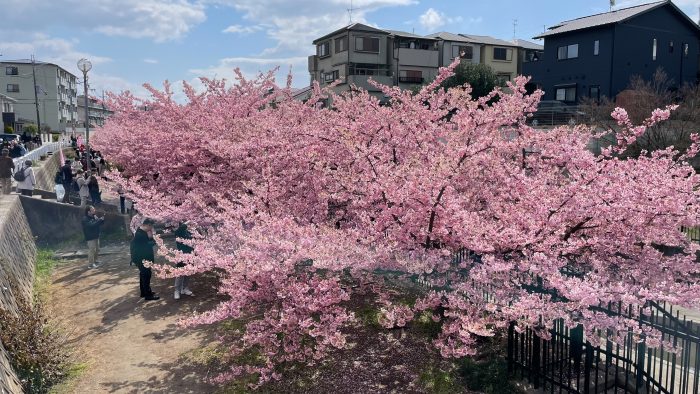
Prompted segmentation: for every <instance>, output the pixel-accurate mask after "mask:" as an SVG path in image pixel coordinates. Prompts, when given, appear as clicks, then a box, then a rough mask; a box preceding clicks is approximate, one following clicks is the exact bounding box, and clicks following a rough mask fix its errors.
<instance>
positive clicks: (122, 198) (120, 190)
mask: <svg viewBox="0 0 700 394" xmlns="http://www.w3.org/2000/svg"><path fill="white" fill-rule="evenodd" d="M117 194H119V212H121V214H122V215H124V214H126V192H125V191H124V186H122V185H119V186H117Z"/></svg>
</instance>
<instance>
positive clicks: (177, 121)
mask: <svg viewBox="0 0 700 394" xmlns="http://www.w3.org/2000/svg"><path fill="white" fill-rule="evenodd" d="M452 67H454V65H452ZM450 72H451V68H447V69H444V70H442V71H441V74H440V76H439V77H438V79H437V80H436V82H435V83H433V84H432V85H429V86H426V87H424V88H423V89H422V90H421V91H420V92H418V93H417V94H413V93H411V92H407V91H402V90H400V89H398V88H390V87H383V86H382V87H381V89H382V91H383V94H384V95H386V96H387V97H389V100H390V103H389V105H383V104H381V103H380V100H379V99H378V98H376V97H375V96H373V95H371V94H369V93H368V92H366V91H363V90H354V91H352V92H349V93H345V94H340V95H338V94H334V93H333V92H331V91H330V90H322V89H320V88H319V87H318V86H314V89H313V95H312V97H311V99H310V100H308V101H307V102H300V101H296V100H293V99H292V97H291V96H292V90H291V88H290V85H289V82H288V84H287V86H286V87H278V86H277V85H275V83H274V80H273V78H272V74H271V73H270V74H265V75H260V76H259V77H258V78H256V79H254V80H246V79H244V78H243V77H242V76H241V75H240V74H238V78H237V80H236V81H235V83H234V84H232V85H227V84H226V83H225V81H218V80H208V79H202V82H203V85H204V86H205V91H204V92H201V93H199V92H196V91H195V90H194V89H193V88H192V87H190V86H189V85H187V84H185V92H186V94H187V98H188V101H187V102H186V103H178V102H176V101H175V100H174V99H173V93H172V91H171V89H170V86H169V85H167V84H166V86H165V89H164V91H158V90H155V89H152V88H150V87H148V88H149V89H150V91H151V94H152V98H151V99H150V100H145V101H144V100H140V99H137V98H136V97H134V96H132V95H130V94H129V93H125V94H122V95H119V96H113V97H112V98H111V101H110V103H109V105H110V107H111V108H114V110H115V115H114V116H113V117H112V118H110V120H109V122H108V123H107V124H106V125H105V127H104V129H103V131H102V132H101V133H99V134H97V135H96V136H95V137H94V144H95V145H96V147H97V149H99V150H100V151H102V152H103V153H104V154H105V155H106V157H107V158H108V159H109V160H110V161H112V162H113V163H115V164H117V165H118V167H119V168H120V169H121V173H119V174H113V176H114V177H115V182H117V183H119V184H121V185H122V186H123V187H124V189H125V190H128V191H129V192H128V196H129V197H130V198H132V199H133V200H134V201H135V202H136V206H137V207H138V209H139V211H140V212H141V213H142V214H143V215H144V216H146V217H151V218H154V219H157V220H160V221H162V222H166V223H172V224H175V223H179V222H187V223H188V225H189V226H190V228H191V229H192V230H193V231H194V233H195V237H194V239H193V240H191V241H188V243H189V244H191V245H192V246H193V247H194V253H192V254H189V255H183V254H181V253H178V252H177V251H167V252H165V253H166V254H167V255H168V257H169V258H170V259H171V260H172V261H185V262H186V263H187V264H186V266H185V267H183V268H177V269H174V268H172V267H165V266H164V267H161V268H160V271H159V272H160V274H161V275H163V276H176V275H180V274H196V273H202V272H215V273H217V274H218V275H219V276H220V279H221V285H220V287H219V291H220V292H221V293H222V294H223V295H225V296H227V300H226V301H223V302H221V304H220V305H219V306H218V307H217V308H216V309H214V310H212V311H209V312H205V313H203V314H200V315H197V316H193V317H191V318H190V319H188V320H187V323H189V324H211V323H216V322H221V321H225V320H228V319H239V320H243V321H246V322H247V323H246V325H245V332H244V333H242V337H241V343H236V344H235V345H231V349H232V352H236V351H240V349H249V350H250V349H254V350H257V351H258V352H260V354H261V355H262V356H261V362H260V363H259V364H255V365H249V366H246V367H243V366H239V367H234V368H233V369H232V370H231V372H230V373H229V374H226V375H224V376H222V377H221V378H222V379H230V378H233V377H235V376H238V375H239V374H245V373H256V374H258V375H259V376H260V378H261V379H262V380H263V381H264V380H265V379H271V378H276V377H279V375H278V374H279V366H280V365H284V363H287V362H305V363H314V362H316V361H317V360H318V359H320V358H322V357H324V356H325V355H327V354H328V352H330V351H331V350H332V349H336V348H343V347H344V346H345V334H344V333H346V332H347V331H345V330H347V329H348V327H349V324H350V322H351V321H352V313H351V311H349V310H347V301H348V300H349V299H350V298H351V297H352V294H353V292H354V291H356V290H355V289H354V286H353V285H352V284H353V283H355V282H356V281H357V280H358V278H366V277H371V276H377V275H381V274H379V273H378V272H382V271H381V270H384V271H393V272H396V271H400V272H403V273H406V274H409V275H430V276H433V277H440V278H443V279H441V280H438V281H437V282H436V283H439V284H440V286H441V287H443V289H441V290H440V291H435V292H431V293H430V294H428V295H427V296H426V297H425V298H424V299H421V300H419V302H418V303H417V304H416V306H415V308H414V309H413V310H412V311H411V310H410V309H409V308H407V307H402V306H394V307H391V306H388V307H386V308H385V310H384V313H383V322H384V325H385V326H387V327H388V326H392V327H394V326H403V325H405V324H407V323H408V321H409V320H410V319H411V318H412V316H413V315H414V314H417V312H419V311H424V310H429V311H432V313H433V316H435V318H436V319H439V320H441V321H442V330H443V331H442V334H441V335H440V337H439V338H438V339H437V340H436V345H437V346H438V348H439V349H440V351H441V353H442V354H443V355H444V356H448V357H460V356H464V355H470V354H474V352H475V351H476V344H477V339H478V338H479V337H482V336H491V335H495V334H497V333H499V332H502V331H503V330H504V329H505V328H506V327H507V326H508V324H509V323H510V322H516V323H517V329H519V330H520V329H523V328H524V327H531V328H534V329H535V330H536V331H537V332H538V333H540V334H541V335H542V336H543V337H545V338H546V336H547V328H549V327H551V326H552V325H553V323H554V321H556V320H559V319H563V321H564V322H565V323H566V324H567V325H569V326H575V325H578V324H581V325H583V326H584V328H585V330H586V332H587V333H589V334H590V335H592V334H593V333H595V332H596V331H597V330H602V331H603V332H606V331H607V330H610V331H611V332H615V333H619V334H620V338H622V337H623V336H624V335H622V334H623V333H626V332H627V330H632V331H633V332H634V333H635V335H642V334H644V335H646V336H647V338H651V339H653V341H652V342H651V343H659V342H658V338H656V337H655V336H654V335H656V334H654V333H653V332H642V331H643V330H642V329H641V328H640V327H639V325H638V324H634V323H633V321H632V320H630V319H625V318H620V317H614V318H613V317H610V316H608V315H606V314H604V313H600V312H596V310H595V307H597V306H599V305H607V304H608V303H615V304H620V305H621V306H622V307H623V308H627V307H628V306H630V305H644V304H645V303H646V302H647V301H666V302H670V303H673V304H676V305H681V306H684V307H688V308H698V307H700V285H699V283H698V278H699V277H700V276H699V275H698V274H700V265H698V264H697V262H696V260H695V253H696V252H697V251H698V249H700V248H699V247H698V245H696V244H694V243H691V242H690V241H689V240H688V239H687V237H686V236H685V234H683V233H682V232H681V231H680V227H681V226H694V225H697V224H698V213H699V212H698V206H699V205H698V197H700V188H698V181H699V180H700V178H699V177H698V175H696V174H695V172H694V171H693V169H692V168H691V167H690V166H689V165H688V164H687V163H685V162H684V161H683V160H684V159H686V158H687V157H680V156H679V155H678V154H677V152H675V151H673V150H672V149H667V150H664V151H658V152H653V153H652V154H650V155H643V156H642V157H639V158H627V159H624V160H623V159H620V158H619V157H618V153H619V152H620V151H621V150H622V149H624V146H625V145H626V144H629V143H632V142H633V141H634V139H635V138H636V137H637V136H639V135H640V133H643V131H644V128H646V127H649V126H650V125H652V124H654V123H655V122H658V121H661V120H663V119H665V118H667V117H668V114H669V113H670V111H671V110H673V109H674V108H672V107H669V108H667V109H664V110H658V111H655V112H654V114H652V116H651V118H650V119H649V120H648V121H647V122H645V123H644V124H643V125H641V126H635V125H633V124H632V123H631V122H630V121H629V118H628V117H627V115H626V113H625V112H624V110H622V109H616V110H615V112H614V113H613V117H614V118H615V119H617V120H618V122H619V125H620V127H619V130H616V132H617V136H618V145H617V146H616V147H613V148H610V149H608V150H605V151H604V152H603V154H601V155H596V154H594V153H592V152H590V151H589V150H587V148H586V147H587V144H588V142H589V140H590V138H591V137H592V136H594V135H595V134H594V131H593V130H591V129H588V128H586V127H582V126H576V127H559V128H555V129H553V130H547V131H543V130H537V129H533V128H531V127H529V126H528V125H527V124H526V120H527V117H528V115H529V114H530V113H532V112H533V111H535V109H536V108H537V103H538V102H539V99H540V97H541V96H542V92H540V91H537V92H535V93H533V94H528V93H527V92H526V89H525V84H526V82H527V79H526V78H523V77H519V78H517V79H516V80H515V81H514V82H513V83H509V85H508V89H507V90H502V89H500V88H499V89H496V90H495V91H494V92H493V93H492V94H491V95H490V96H488V97H484V98H481V99H478V100H472V99H471V97H470V96H469V94H468V92H469V89H459V88H456V89H450V90H447V91H445V90H443V89H439V88H437V84H438V83H439V81H440V80H441V79H444V78H446V77H447V76H449V75H450ZM377 86H379V85H377ZM493 98H497V100H493ZM326 99H327V100H328V101H329V102H331V103H332V108H324V107H323V106H322V105H320V103H321V101H322V100H326ZM144 107H147V108H148V111H144V110H143V108H144ZM690 151H691V152H697V146H695V147H693V148H691V150H690ZM462 248H466V249H468V250H471V251H473V252H474V253H476V254H478V255H479V256H481V260H480V262H478V263H476V262H474V263H472V262H466V263H462V264H461V265H458V264H453V263H452V261H451V258H450V256H451V255H452V254H453V253H454V252H456V251H458V250H461V249H462ZM161 250H163V249H162V248H161ZM669 250H674V251H676V252H677V253H667V252H668V251H669ZM465 272H466V273H465ZM239 346H242V347H240V348H239Z"/></svg>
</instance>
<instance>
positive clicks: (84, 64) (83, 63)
mask: <svg viewBox="0 0 700 394" xmlns="http://www.w3.org/2000/svg"><path fill="white" fill-rule="evenodd" d="M90 69H92V63H90V61H89V60H87V59H85V58H83V59H80V60H78V70H80V71H82V72H83V94H84V95H85V152H86V153H87V156H86V159H87V160H86V162H85V164H86V166H87V168H88V171H90V170H92V168H90V116H89V115H88V88H87V86H88V83H87V73H88V71H90Z"/></svg>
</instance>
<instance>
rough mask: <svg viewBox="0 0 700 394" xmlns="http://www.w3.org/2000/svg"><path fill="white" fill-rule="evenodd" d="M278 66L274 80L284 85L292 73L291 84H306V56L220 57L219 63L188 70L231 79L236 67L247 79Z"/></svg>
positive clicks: (197, 73)
mask: <svg viewBox="0 0 700 394" xmlns="http://www.w3.org/2000/svg"><path fill="white" fill-rule="evenodd" d="M276 67H278V68H279V69H278V71H277V73H276V82H277V84H278V85H281V86H284V85H285V84H286V81H287V75H288V74H289V73H290V72H291V73H292V85H293V86H296V87H303V86H308V84H309V72H308V70H307V69H306V68H307V57H305V56H292V57H285V58H260V57H230V58H225V59H221V60H220V61H219V64H217V65H215V66H211V67H207V68H200V69H193V70H190V71H189V72H190V73H191V74H193V75H194V76H197V77H208V78H217V79H227V80H228V81H233V79H234V77H235V74H234V72H233V70H234V69H235V68H238V69H240V70H241V72H242V73H243V75H244V76H245V77H246V78H248V79H253V78H255V77H256V76H257V75H258V74H260V73H267V72H268V71H270V70H272V69H274V68H276Z"/></svg>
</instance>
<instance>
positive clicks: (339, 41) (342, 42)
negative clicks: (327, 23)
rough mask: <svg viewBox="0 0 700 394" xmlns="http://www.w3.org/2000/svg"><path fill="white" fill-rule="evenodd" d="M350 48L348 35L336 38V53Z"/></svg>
mask: <svg viewBox="0 0 700 394" xmlns="http://www.w3.org/2000/svg"><path fill="white" fill-rule="evenodd" d="M347 50H348V37H347V36H346V37H340V38H336V39H335V53H340V52H345V51H347Z"/></svg>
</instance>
